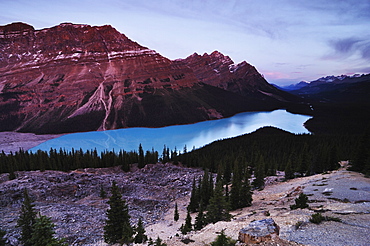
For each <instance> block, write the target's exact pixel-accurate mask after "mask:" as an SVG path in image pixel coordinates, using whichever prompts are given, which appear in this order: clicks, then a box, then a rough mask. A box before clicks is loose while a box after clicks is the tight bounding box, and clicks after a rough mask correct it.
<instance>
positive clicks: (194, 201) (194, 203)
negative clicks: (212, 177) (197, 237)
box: [187, 177, 200, 213]
mask: <svg viewBox="0 0 370 246" xmlns="http://www.w3.org/2000/svg"><path fill="white" fill-rule="evenodd" d="M199 195H200V194H199V189H198V188H197V186H196V182H195V177H194V178H193V185H192V189H191V195H190V202H189V205H188V207H187V209H188V211H190V212H192V213H194V212H196V211H197V209H198V207H199Z"/></svg>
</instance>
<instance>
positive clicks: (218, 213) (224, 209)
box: [206, 182, 231, 223]
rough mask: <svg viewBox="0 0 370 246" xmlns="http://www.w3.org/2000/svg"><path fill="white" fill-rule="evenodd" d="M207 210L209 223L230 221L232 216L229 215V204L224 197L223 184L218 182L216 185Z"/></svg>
mask: <svg viewBox="0 0 370 246" xmlns="http://www.w3.org/2000/svg"><path fill="white" fill-rule="evenodd" d="M207 210H208V211H207V214H206V221H207V223H216V222H217V221H221V220H224V221H228V220H230V217H231V215H230V214H229V204H228V203H227V202H226V200H225V197H224V195H223V187H222V182H218V183H217V184H216V188H215V191H214V193H213V196H212V197H211V199H210V200H209V205H208V207H207Z"/></svg>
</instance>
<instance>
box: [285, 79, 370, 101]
mask: <svg viewBox="0 0 370 246" xmlns="http://www.w3.org/2000/svg"><path fill="white" fill-rule="evenodd" d="M290 93H292V94H295V95H299V96H301V97H304V98H308V99H310V100H319V101H322V102H340V103H344V102H351V103H361V102H367V103H370V100H369V96H368V95H370V74H366V75H365V74H363V75H359V74H355V75H353V76H347V75H341V76H327V77H322V78H319V79H317V80H314V81H312V82H310V83H309V84H307V85H306V86H304V87H302V88H299V89H297V90H292V91H290Z"/></svg>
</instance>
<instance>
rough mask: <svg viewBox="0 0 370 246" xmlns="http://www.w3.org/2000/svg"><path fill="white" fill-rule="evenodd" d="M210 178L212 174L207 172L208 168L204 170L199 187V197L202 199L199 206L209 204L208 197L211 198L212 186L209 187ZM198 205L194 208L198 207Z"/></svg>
mask: <svg viewBox="0 0 370 246" xmlns="http://www.w3.org/2000/svg"><path fill="white" fill-rule="evenodd" d="M210 179H213V178H212V174H209V172H208V169H206V170H205V171H204V175H203V179H202V182H201V185H200V187H199V188H200V189H199V198H200V200H202V204H201V206H203V207H207V206H208V204H209V199H210V198H211V194H212V192H213V187H210V184H211V182H210ZM198 207H199V206H197V207H196V208H197V209H198Z"/></svg>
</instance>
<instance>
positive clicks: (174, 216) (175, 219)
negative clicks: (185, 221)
mask: <svg viewBox="0 0 370 246" xmlns="http://www.w3.org/2000/svg"><path fill="white" fill-rule="evenodd" d="M179 218H180V215H179V210H178V208H177V202H176V203H175V213H174V215H173V219H174V221H178V220H179Z"/></svg>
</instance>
